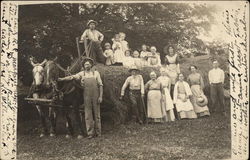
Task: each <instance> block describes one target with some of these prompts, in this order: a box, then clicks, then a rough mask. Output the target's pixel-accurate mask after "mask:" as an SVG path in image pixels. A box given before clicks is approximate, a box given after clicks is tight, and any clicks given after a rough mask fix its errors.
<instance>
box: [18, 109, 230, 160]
mask: <svg viewBox="0 0 250 160" xmlns="http://www.w3.org/2000/svg"><path fill="white" fill-rule="evenodd" d="M228 114H229V112H228ZM229 117H230V116H226V117H225V116H223V115H222V114H220V113H213V114H212V115H211V116H210V117H207V118H200V119H194V120H180V121H175V122H169V123H165V124H148V125H139V124H136V123H133V122H129V123H127V124H124V125H120V126H115V127H114V126H110V125H109V124H105V123H104V124H103V135H102V136H101V137H98V138H95V139H91V140H89V139H87V138H84V139H82V140H78V139H77V138H76V137H73V138H71V139H66V138H65V134H66V129H65V127H64V123H63V121H61V120H60V123H59V125H58V135H57V136H56V137H45V138H39V129H38V128H39V121H38V120H34V121H23V122H20V124H18V140H17V148H18V156H17V158H18V159H19V160H45V159H46V160H47V159H51V160H52V159H53V160H67V159H82V160H136V159H139V160H142V159H144V160H149V159H152V160H184V159H190V160H196V159H198V160H203V159H204V160H208V159H211V160H215V159H228V158H230V153H231V147H230V146H231V139H230V136H231V132H230V118H229ZM37 119H38V118H37Z"/></svg>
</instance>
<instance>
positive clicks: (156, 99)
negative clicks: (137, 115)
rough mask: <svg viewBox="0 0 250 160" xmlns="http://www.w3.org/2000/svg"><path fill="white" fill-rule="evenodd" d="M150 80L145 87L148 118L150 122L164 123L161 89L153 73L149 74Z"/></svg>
mask: <svg viewBox="0 0 250 160" xmlns="http://www.w3.org/2000/svg"><path fill="white" fill-rule="evenodd" d="M150 78H151V80H149V81H148V82H147V83H146V85H145V91H146V93H147V108H148V118H149V121H151V122H164V113H163V111H162V107H161V98H162V87H161V83H160V81H158V80H157V75H156V73H155V72H151V73H150Z"/></svg>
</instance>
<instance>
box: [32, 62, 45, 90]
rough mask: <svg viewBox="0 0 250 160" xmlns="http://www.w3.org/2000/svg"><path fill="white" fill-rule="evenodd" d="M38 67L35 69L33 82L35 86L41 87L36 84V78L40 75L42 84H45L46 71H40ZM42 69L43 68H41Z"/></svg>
mask: <svg viewBox="0 0 250 160" xmlns="http://www.w3.org/2000/svg"><path fill="white" fill-rule="evenodd" d="M37 67H39V66H35V67H34V69H33V71H32V72H33V82H34V85H35V86H39V85H37V84H36V80H35V76H36V75H37V74H38V75H39V76H40V77H42V81H41V84H42V83H43V82H44V69H42V70H39V69H38V68H37ZM40 67H42V66H40Z"/></svg>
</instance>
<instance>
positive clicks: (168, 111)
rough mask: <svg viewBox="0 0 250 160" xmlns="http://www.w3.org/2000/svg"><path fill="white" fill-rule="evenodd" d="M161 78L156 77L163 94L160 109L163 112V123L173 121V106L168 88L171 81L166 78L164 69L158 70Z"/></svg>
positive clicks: (166, 73)
mask: <svg viewBox="0 0 250 160" xmlns="http://www.w3.org/2000/svg"><path fill="white" fill-rule="evenodd" d="M160 73H161V76H160V77H158V79H157V80H158V81H160V83H161V85H162V88H163V94H162V108H163V111H164V112H165V113H164V114H165V121H166V122H168V121H174V120H175V115H174V111H173V109H174V104H173V100H172V98H171V96H170V87H171V80H170V78H169V77H168V72H167V70H166V69H165V68H161V69H160Z"/></svg>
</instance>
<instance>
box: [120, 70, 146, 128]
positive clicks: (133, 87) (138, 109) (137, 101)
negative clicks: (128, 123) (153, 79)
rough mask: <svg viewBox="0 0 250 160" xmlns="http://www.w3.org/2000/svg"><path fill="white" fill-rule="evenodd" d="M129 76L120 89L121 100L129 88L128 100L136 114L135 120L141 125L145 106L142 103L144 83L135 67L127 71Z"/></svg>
mask: <svg viewBox="0 0 250 160" xmlns="http://www.w3.org/2000/svg"><path fill="white" fill-rule="evenodd" d="M129 72H130V73H131V76H129V77H128V78H127V79H126V81H125V83H124V84H123V86H122V89H121V97H120V99H121V100H122V99H123V97H124V94H125V90H126V88H127V87H129V99H130V102H131V104H132V110H133V111H134V113H135V114H136V119H137V121H138V122H139V124H143V121H144V119H145V118H146V117H145V116H146V115H145V113H146V112H145V106H144V103H143V102H142V101H143V98H144V92H145V91H144V81H143V77H142V76H141V75H140V74H139V69H138V68H137V67H136V66H132V67H131V68H130V69H129Z"/></svg>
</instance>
